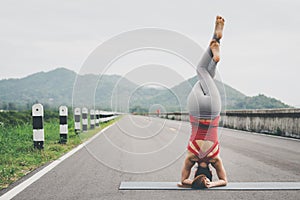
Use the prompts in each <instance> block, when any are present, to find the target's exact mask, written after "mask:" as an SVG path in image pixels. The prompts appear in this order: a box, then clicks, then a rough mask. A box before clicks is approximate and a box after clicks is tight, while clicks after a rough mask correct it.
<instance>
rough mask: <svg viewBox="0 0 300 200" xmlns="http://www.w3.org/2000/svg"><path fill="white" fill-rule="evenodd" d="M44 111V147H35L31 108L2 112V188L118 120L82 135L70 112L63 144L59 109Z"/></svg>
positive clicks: (0, 149)
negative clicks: (38, 148)
mask: <svg viewBox="0 0 300 200" xmlns="http://www.w3.org/2000/svg"><path fill="white" fill-rule="evenodd" d="M69 110H71V109H69ZM44 115H45V117H44V131H45V143H44V149H43V150H37V149H34V148H33V136H32V135H33V133H32V132H33V130H32V117H31V111H22V112H0V155H1V156H0V190H1V189H3V188H7V187H8V186H9V185H10V184H11V183H13V182H15V181H16V180H18V179H20V178H21V177H23V176H25V175H26V174H28V173H30V172H31V171H33V170H35V169H36V168H38V167H40V166H42V165H44V164H46V163H48V162H50V161H53V160H56V159H58V158H59V157H61V156H62V155H63V154H65V153H67V152H68V151H70V150H71V149H73V148H74V147H76V146H78V145H79V144H81V143H82V142H84V141H85V140H87V139H89V138H90V137H92V136H93V135H95V134H96V133H98V132H99V131H100V130H101V129H103V128H105V127H107V126H108V125H110V124H112V123H114V122H115V121H116V120H117V119H115V120H112V121H109V122H107V123H102V124H101V126H100V127H97V128H96V129H94V130H89V131H88V132H84V133H80V136H79V135H77V134H76V133H75V131H74V128H73V127H74V120H73V114H72V113H69V117H68V126H69V128H68V131H69V133H68V141H67V144H64V145H62V144H60V143H59V140H60V134H59V116H58V111H54V110H46V111H45V113H44Z"/></svg>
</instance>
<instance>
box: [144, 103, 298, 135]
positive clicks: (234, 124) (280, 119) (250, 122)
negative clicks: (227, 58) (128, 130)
mask: <svg viewBox="0 0 300 200" xmlns="http://www.w3.org/2000/svg"><path fill="white" fill-rule="evenodd" d="M149 116H153V117H157V113H149ZM159 117H161V118H165V119H171V120H179V121H189V114H188V113H187V112H182V113H180V112H169V113H160V114H159ZM220 126H223V127H226V128H232V129H238V130H245V131H251V132H258V133H267V134H272V135H280V136H286V137H293V138H300V109H296V108H289V109H259V110H228V111H226V112H224V113H221V121H220Z"/></svg>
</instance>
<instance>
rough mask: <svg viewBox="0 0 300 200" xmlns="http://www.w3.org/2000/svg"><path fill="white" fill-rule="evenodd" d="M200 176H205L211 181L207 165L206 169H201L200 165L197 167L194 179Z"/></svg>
mask: <svg viewBox="0 0 300 200" xmlns="http://www.w3.org/2000/svg"><path fill="white" fill-rule="evenodd" d="M201 174H203V175H205V176H206V177H207V178H208V179H209V180H210V181H212V173H211V171H210V169H209V166H208V165H207V166H206V167H201V166H200V165H198V169H197V171H196V173H195V177H197V176H199V175H201Z"/></svg>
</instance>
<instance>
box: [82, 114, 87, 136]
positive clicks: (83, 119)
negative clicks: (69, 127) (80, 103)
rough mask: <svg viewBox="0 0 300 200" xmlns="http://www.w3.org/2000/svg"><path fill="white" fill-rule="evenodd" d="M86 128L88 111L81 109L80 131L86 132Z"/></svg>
mask: <svg viewBox="0 0 300 200" xmlns="http://www.w3.org/2000/svg"><path fill="white" fill-rule="evenodd" d="M87 127H88V109H87V108H82V131H87Z"/></svg>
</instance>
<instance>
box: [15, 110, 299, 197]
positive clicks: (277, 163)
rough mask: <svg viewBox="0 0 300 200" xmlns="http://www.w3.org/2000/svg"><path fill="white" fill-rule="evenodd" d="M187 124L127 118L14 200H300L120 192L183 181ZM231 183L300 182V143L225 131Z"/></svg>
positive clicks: (251, 193)
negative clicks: (131, 184)
mask: <svg viewBox="0 0 300 200" xmlns="http://www.w3.org/2000/svg"><path fill="white" fill-rule="evenodd" d="M189 134H190V125H189V123H188V122H178V121H171V120H163V119H157V118H148V117H142V116H124V117H123V118H122V119H121V120H120V121H118V122H117V123H116V124H114V125H113V126H111V127H110V128H108V129H107V130H106V131H105V132H103V133H102V134H100V135H99V136H98V137H96V138H95V139H94V140H93V141H92V142H90V143H89V144H88V145H86V146H85V147H84V148H82V149H81V150H79V151H78V152H76V153H75V154H74V155H72V156H71V157H69V158H67V159H66V160H64V161H63V162H62V163H60V164H59V165H58V166H56V167H55V168H53V169H52V170H51V171H49V172H48V173H47V174H45V175H44V176H42V177H41V178H40V179H39V180H37V181H36V182H34V183H33V184H31V185H30V186H29V187H27V188H26V189H25V190H23V191H22V192H20V193H19V194H18V195H17V196H15V197H14V199H109V200H113V199H196V198H197V199H198V198H201V199H300V191H299V190H298V191H297V190H294V191H293V190H291V191H284V190H278V191H199V190H197V191H119V190H118V187H119V185H120V182H121V181H168V182H170V181H179V180H180V170H181V167H182V163H183V159H184V155H185V152H184V151H185V149H186V145H187V142H188V138H189ZM219 141H220V144H221V157H222V159H223V162H224V165H225V169H226V171H227V175H228V178H229V181H231V182H255V181H259V182H260V181H261V182H270V181H283V182H289V181H295V182H300V167H299V166H300V141H299V140H291V139H284V138H280V137H270V136H266V135H261V134H254V133H248V132H242V131H236V130H230V129H223V128H220V130H219Z"/></svg>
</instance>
